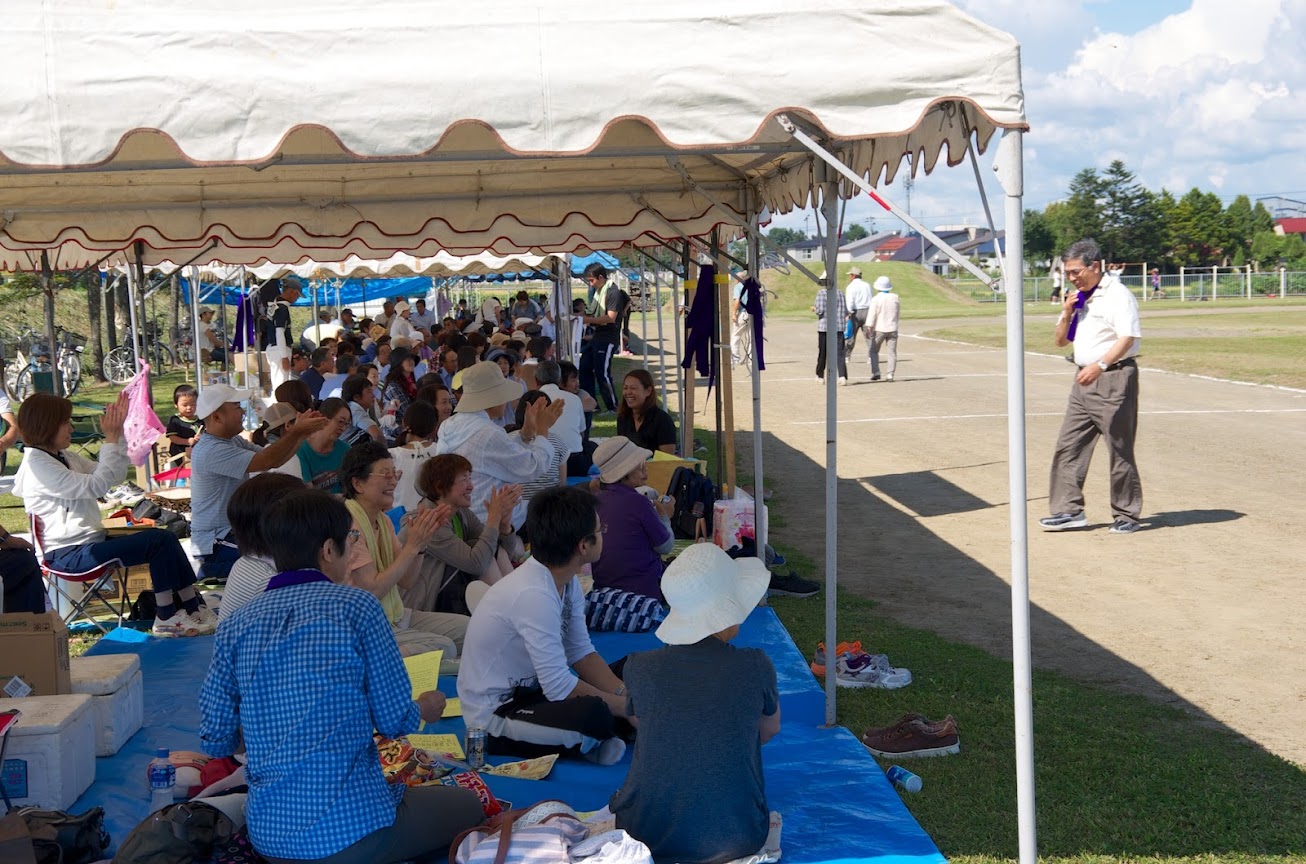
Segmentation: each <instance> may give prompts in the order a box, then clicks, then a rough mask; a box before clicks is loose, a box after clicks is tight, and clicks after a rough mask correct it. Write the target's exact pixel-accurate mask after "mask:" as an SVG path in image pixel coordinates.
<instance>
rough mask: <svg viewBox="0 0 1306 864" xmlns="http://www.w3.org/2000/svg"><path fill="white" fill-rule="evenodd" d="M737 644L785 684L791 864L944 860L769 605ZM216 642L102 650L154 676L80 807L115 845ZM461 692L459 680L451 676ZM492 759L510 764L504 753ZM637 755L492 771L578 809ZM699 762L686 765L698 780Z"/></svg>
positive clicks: (643, 644) (933, 863)
mask: <svg viewBox="0 0 1306 864" xmlns="http://www.w3.org/2000/svg"><path fill="white" fill-rule="evenodd" d="M659 644H660V643H659V642H658V641H657V639H656V638H655V637H654V636H652V635H651V634H643V635H633V634H610V633H606V634H595V636H594V646H595V648H597V649H598V651H599V653H600V654H602V655H603V657H604V658H605V659H607V660H609V661H612V660H616V659H618V658H620V657H623V656H625V655H626V654H629V653H631V652H634V651H642V650H647V649H650V648H654V647H657V646H658V645H659ZM735 644H738V645H744V646H750V647H756V648H762V649H764V650H765V651H766V652H767V654H768V655H769V656H770V657H771V659H772V662H774V663H775V667H776V675H777V679H778V682H779V688H780V706H781V726H782V729H781V732H780V734H779V735H778V736H777V737H776V738H775V739H773V740H772V741H771V742H769V743H768V744H767V745H766V746H765V747H764V748H763V750H762V761H763V765H764V767H765V772H766V792H767V802H768V804H770V806H771V809H773V810H778V811H780V813H781V814H782V815H783V817H784V835H783V838H782V840H783V847H784V861H785V862H786V864H842V862H854V861H875V862H884V864H941V862H943V861H944V858H943V856H942V855H940V854H939V851H938V849H937V848H936V847H935V845H934V842H933V841H932V840H931V839H930V838H929V836H928V835H927V834H926V833H925V832H924V831H923V830H922V829H921V827H920V825H918V824H917V823H916V820H915V819H913V818H912V816H911V814H910V813H908V812H907V809H906V807H905V806H903V802H902V800H901V798H899V795H898V793H897V792H896V791H895V790H894V789H893V787H892V786H890V785H889V781H888V780H886V779H885V777H884V773H883V772H882V771H881V770H880V768H879V766H878V765H877V764H876V763H875V760H874V759H872V758H871V756H870V754H869V753H868V752H867V751H866V748H865V747H863V746H862V745H861V744H860V743H858V741H857V739H856V738H855V737H854V736H853V735H852V734H851V733H850V732H848V731H847V730H846V729H821V728H819V724H820V723H821V722H822V719H823V717H824V702H823V694H822V692H821V688H820V686H819V685H818V683H817V681H816V680H815V679H814V678H813V677H812V674H811V672H810V671H808V669H807V663H806V660H805V659H804V658H803V656H802V654H800V653H799V651H798V649H797V648H796V647H795V646H794V643H793V641H792V640H790V638H789V634H788V633H787V632H786V631H785V629H784V627H783V626H781V624H780V622H779V620H778V619H777V618H776V617H775V613H774V612H773V611H772V610H770V609H765V608H763V609H758V610H756V611H755V612H754V613H753V614H752V615H751V616H750V617H749V619H748V621H746V622H745V623H744V626H743V627H742V628H741V630H740V634H739V638H738V639H737V640H736V643H735ZM212 651H213V639H212V637H202V638H198V639H181V640H157V639H150V640H149V641H148V642H144V643H129V642H119V641H115V640H112V639H106V640H101V641H100V642H99V643H97V644H96V645H95V647H94V648H92V649H91V653H94V654H111V653H126V652H130V653H136V654H139V655H140V658H141V669H142V671H143V672H144V676H145V725H144V727H143V728H142V729H141V731H140V732H138V733H137V734H136V735H135V736H134V737H133V738H132V739H131V740H130V741H128V742H127V744H126V746H124V747H123V749H122V750H120V751H119V752H118V754H117V755H115V756H112V757H108V758H104V759H98V760H96V782H95V785H93V786H92V787H91V788H90V790H89V791H88V792H87V793H86V794H85V795H83V796H82V797H81V799H80V800H78V802H77V804H76V805H75V806H74V807H73V812H80V811H82V810H84V809H86V808H87V807H92V806H100V807H103V808H104V809H105V811H106V813H107V817H108V828H109V831H110V833H111V834H112V835H113V839H114V844H115V847H116V844H117V843H119V842H121V841H122V839H123V838H124V837H126V836H127V834H128V832H130V831H131V829H132V828H133V827H135V826H136V825H137V824H138V823H139V822H141V821H142V820H143V819H144V818H145V817H146V815H148V813H147V811H148V810H149V795H148V794H147V789H146V786H145V768H146V765H147V764H148V763H149V761H150V759H151V758H152V757H153V755H154V750H155V748H157V747H167V748H169V749H172V750H199V749H200V748H199V722H200V717H199V707H198V705H197V694H198V693H199V690H200V685H201V684H202V682H203V679H204V675H205V672H206V671H207V669H208V663H209V657H210V656H211V654H212ZM440 685H441V689H442V690H444V692H445V693H447V694H449V695H454V693H455V690H456V687H455V681H454V679H453V678H451V677H444V678H441V679H440ZM423 731H426V732H436V733H439V732H449V733H454V734H458V735H459V736H461V735H462V732H463V722H462V720H461V719H449V720H443V721H441V722H440V723H437V724H434V725H429V726H427V727H426V729H425V730H423ZM492 761H494V762H501V761H508V760H506V759H499V758H495V759H493V760H492ZM629 766H630V756H629V755H627V757H626V759H625V760H623V761H622V762H621V763H620V764H618V765H614V766H611V767H606V768H605V767H601V766H598V765H591V764H589V763H586V762H578V761H569V760H559V762H558V764H557V766H556V767H555V768H554V770H553V773H552V774H550V775H549V777H548V779H546V780H542V781H529V780H511V779H507V778H501V777H489V776H487V778H486V779H487V782H488V783H489V785H490V787H491V788H492V789H493V790H494V792H495V794H496V795H498V796H499V797H501V798H503V799H504V800H506V801H511V802H512V803H513V804H514V805H516V806H523V805H526V804H529V803H532V802H534V801H538V800H541V799H545V798H560V799H562V800H564V801H567V802H568V803H570V804H571V805H572V806H573V807H575V808H576V809H577V810H597V809H599V808H601V807H603V806H604V805H606V804H607V802H608V799H609V798H610V797H611V795H612V793H613V792H614V791H616V789H617V788H618V787H619V786H620V785H621V783H622V781H623V779H624V778H625V775H626V771H627V770H628V768H629ZM695 770H696V766H693V765H686V766H685V780H686V782H691V783H692V782H694V772H695Z"/></svg>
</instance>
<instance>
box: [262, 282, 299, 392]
mask: <svg viewBox="0 0 1306 864" xmlns="http://www.w3.org/2000/svg"><path fill="white" fill-rule="evenodd" d="M302 293H303V288H302V287H301V285H300V282H299V280H298V279H296V278H294V277H290V278H287V279H283V280H281V293H279V294H278V295H277V297H276V299H275V300H273V301H272V302H271V303H269V304H268V313H267V317H268V320H267V324H266V326H265V327H264V328H263V353H264V355H265V356H266V357H267V361H268V376H269V378H270V379H271V381H272V386H271V388H270V391H275V390H276V389H277V388H278V387H280V386H281V385H282V384H284V383H285V382H287V381H289V380H290V352H291V349H292V348H294V347H295V338H294V337H293V336H292V335H291V333H290V306H291V304H292V303H294V302H295V301H296V300H298V299H299V297H300V294H302Z"/></svg>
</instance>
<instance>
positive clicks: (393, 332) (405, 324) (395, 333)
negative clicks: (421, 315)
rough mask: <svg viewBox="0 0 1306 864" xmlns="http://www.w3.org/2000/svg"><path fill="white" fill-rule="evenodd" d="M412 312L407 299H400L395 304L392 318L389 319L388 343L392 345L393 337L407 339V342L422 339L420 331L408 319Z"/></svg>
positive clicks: (410, 342)
mask: <svg viewBox="0 0 1306 864" xmlns="http://www.w3.org/2000/svg"><path fill="white" fill-rule="evenodd" d="M412 314H413V310H412V307H410V306H409V305H408V301H407V300H400V301H399V302H398V303H396V304H395V314H394V318H392V319H391V321H390V340H391V341H390V344H392V345H393V344H394V340H395V339H407V340H409V344H412V343H414V342H421V341H423V337H422V331H420V330H418V329H417V328H416V327H414V326H413V325H412V322H411V321H409V320H408V319H409V318H410V317H412Z"/></svg>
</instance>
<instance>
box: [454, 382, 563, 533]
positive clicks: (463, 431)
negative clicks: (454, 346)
mask: <svg viewBox="0 0 1306 864" xmlns="http://www.w3.org/2000/svg"><path fill="white" fill-rule="evenodd" d="M459 376H460V378H461V380H460V383H461V384H462V396H461V397H460V398H459V399H458V407H457V409H456V410H455V413H454V415H453V416H452V417H450V418H449V419H448V420H446V421H444V422H443V423H441V424H440V436H439V439H438V440H437V442H436V446H435V450H436V455H437V456H438V455H442V454H445V453H457V454H458V455H459V456H462V457H463V458H464V459H466V460H467V461H468V462H470V463H472V512H473V513H475V514H476V515H477V517H478V518H480V519H481V520H482V521H485V518H486V516H485V502H486V501H488V500H489V498H490V494H491V493H492V492H493V491H494V488H495V486H496V485H499V486H502V485H504V484H508V483H523V484H524V483H529V482H531V481H532V480H535V479H538V478H539V477H540V475H542V474H543V473H544V472H545V471H548V470H549V468H551V467H552V466H553V457H554V447H553V443H552V442H551V441H549V437H548V436H549V430H550V429H552V428H553V425H554V424H555V423H557V422H558V418H560V417H561V416H562V411H563V408H564V407H565V406H564V404H563V403H562V401H561V400H558V401H555V402H553V403H552V404H550V405H545V404H543V400H537V401H536V403H535V404H533V405H531V407H530V408H528V409H526V414H525V415H524V416H523V417H520V418H518V419H519V420H520V421H521V428H520V429H519V430H518V431H516V432H513V433H512V434H508V433H507V432H505V431H503V427H502V426H499V425H498V423H497V422H496V421H497V420H498V419H499V418H500V417H502V416H503V411H504V406H505V405H507V404H508V402H510V401H511V402H513V403H516V401H517V400H518V399H520V398H521V384H519V383H518V382H516V381H509V380H506V379H505V378H504V377H503V371H502V370H501V369H500V368H499V364H498V363H490V362H488V361H482V362H480V363H477V364H476V365H474V366H470V367H468V368H467V369H464V370H463V371H462V372H460V373H459ZM525 521H526V502H525V501H523V502H521V503H519V504H518V505H517V506H516V507H514V508H513V512H512V525H513V528H514V529H516V528H520V527H521V526H522V523H523V522H525Z"/></svg>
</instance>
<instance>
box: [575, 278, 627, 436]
mask: <svg viewBox="0 0 1306 864" xmlns="http://www.w3.org/2000/svg"><path fill="white" fill-rule="evenodd" d="M581 278H582V279H584V280H585V282H586V284H588V285H589V286H590V288H591V289H592V290H593V291H594V303H593V305H592V306H591V308H590V309H588V310H586V312H585V315H584V323H585V324H587V325H590V326H592V327H593V328H594V335H593V336H592V337H591V338H590V341H589V342H588V343H586V345H585V347H584V349H582V351H581V355H580V386H581V389H583V390H586V391H588V392H590V393H593V394H595V395H596V396H598V397H599V398H601V399H602V400H603V403H604V405H605V406H606V411H605V412H604V413H611V412H613V411H616V410H617V394H616V390H615V389H614V388H613V386H612V355H613V354H616V353H617V346H618V345H620V344H621V322H622V319H623V317H624V316H625V314H626V309H627V307H629V306H630V295H629V294H627V293H626V292H625V291H622V290H621V288H620V287H619V286H618V285H617V283H616V282H614V281H613V280H612V279H610V278H609V276H608V269H607V268H606V267H604V266H603V265H602V264H599V263H594V264H591V265H589V266H588V267H586V268H585V274H584V275H583V276H582V277H581ZM596 385H597V388H598V389H595V386H596Z"/></svg>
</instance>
